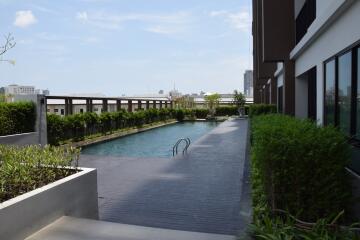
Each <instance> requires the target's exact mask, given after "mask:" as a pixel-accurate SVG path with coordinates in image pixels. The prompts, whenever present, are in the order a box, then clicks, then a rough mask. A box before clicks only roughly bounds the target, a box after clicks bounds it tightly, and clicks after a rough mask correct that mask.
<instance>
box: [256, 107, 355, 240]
mask: <svg viewBox="0 0 360 240" xmlns="http://www.w3.org/2000/svg"><path fill="white" fill-rule="evenodd" d="M251 137H252V143H253V145H252V162H251V168H252V169H251V178H252V179H251V182H252V195H253V213H254V214H253V218H254V221H253V231H252V232H253V235H254V237H255V239H269V240H270V239H271V240H275V239H279V240H282V239H293V240H308V239H324V240H336V239H348V240H351V239H358V238H359V236H356V234H355V232H354V231H352V229H351V228H350V227H342V228H340V227H339V225H337V224H339V223H341V222H344V220H347V219H348V218H346V216H349V215H350V214H349V213H348V212H346V209H347V207H348V206H349V205H350V204H349V201H350V189H351V186H350V183H349V182H348V179H347V177H346V173H345V166H346V165H347V163H348V161H349V157H350V147H349V145H348V144H347V143H346V139H345V137H344V135H343V134H342V133H340V132H339V131H338V130H337V129H335V128H333V127H324V128H323V127H319V126H317V125H316V124H314V123H313V122H310V121H306V120H299V119H295V118H292V117H289V116H284V115H273V114H271V115H263V116H257V117H254V118H253V119H252V136H251ZM279 209H283V210H286V211H282V210H279ZM344 210H345V211H344ZM279 212H280V213H281V214H280V215H279ZM344 212H345V213H347V215H344ZM297 219H299V220H302V221H306V222H314V223H313V224H306V223H304V222H300V221H298V220H297ZM352 227H354V226H352Z"/></svg>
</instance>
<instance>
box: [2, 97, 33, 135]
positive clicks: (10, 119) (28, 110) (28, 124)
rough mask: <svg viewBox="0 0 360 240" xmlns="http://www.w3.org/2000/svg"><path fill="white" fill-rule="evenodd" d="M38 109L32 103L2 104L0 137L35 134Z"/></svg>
mask: <svg viewBox="0 0 360 240" xmlns="http://www.w3.org/2000/svg"><path fill="white" fill-rule="evenodd" d="M35 122H36V107H35V104H34V103H32V102H16V103H0V136H2V135H11V134H19V133H26V132H33V131H34V130H35Z"/></svg>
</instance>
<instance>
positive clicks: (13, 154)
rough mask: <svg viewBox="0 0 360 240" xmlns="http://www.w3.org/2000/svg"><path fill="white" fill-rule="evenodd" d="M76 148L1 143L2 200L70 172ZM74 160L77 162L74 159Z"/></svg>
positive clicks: (77, 155) (0, 181)
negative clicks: (19, 145) (6, 144)
mask: <svg viewBox="0 0 360 240" xmlns="http://www.w3.org/2000/svg"><path fill="white" fill-rule="evenodd" d="M79 153H80V151H79V150H78V149H75V148H55V147H49V146H46V147H40V146H27V147H16V146H5V145H0V203H1V202H3V201H6V200H8V199H11V198H14V197H16V196H18V195H21V194H23V193H26V192H28V191H31V190H34V189H36V188H39V187H42V186H44V185H46V184H48V183H51V182H54V181H56V180H58V179H61V178H63V177H66V176H68V175H71V174H72V173H74V172H76V169H69V168H67V167H68V166H71V164H72V163H73V164H75V166H77V160H78V157H79ZM74 161H75V162H74Z"/></svg>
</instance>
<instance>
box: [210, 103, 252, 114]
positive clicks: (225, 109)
mask: <svg viewBox="0 0 360 240" xmlns="http://www.w3.org/2000/svg"><path fill="white" fill-rule="evenodd" d="M244 108H245V115H248V114H249V108H250V106H249V105H245V106H244ZM215 110H216V111H215V115H216V116H234V115H239V112H238V107H237V106H220V107H217V108H216V109H215Z"/></svg>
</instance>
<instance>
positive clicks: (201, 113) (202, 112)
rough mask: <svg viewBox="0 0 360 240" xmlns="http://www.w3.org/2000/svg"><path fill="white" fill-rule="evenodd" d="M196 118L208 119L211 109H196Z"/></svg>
mask: <svg viewBox="0 0 360 240" xmlns="http://www.w3.org/2000/svg"><path fill="white" fill-rule="evenodd" d="M193 111H194V113H195V117H196V118H202V119H204V118H206V117H207V116H208V115H209V109H206V108H195V109H194V110H193Z"/></svg>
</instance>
